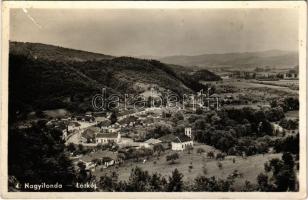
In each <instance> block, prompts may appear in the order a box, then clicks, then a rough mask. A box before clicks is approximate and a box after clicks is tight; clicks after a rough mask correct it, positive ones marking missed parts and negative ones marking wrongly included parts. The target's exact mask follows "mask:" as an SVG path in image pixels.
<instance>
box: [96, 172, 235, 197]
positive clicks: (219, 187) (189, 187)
mask: <svg viewBox="0 0 308 200" xmlns="http://www.w3.org/2000/svg"><path fill="white" fill-rule="evenodd" d="M183 178H184V176H183V174H182V173H180V172H179V171H178V169H175V170H174V171H172V174H171V175H170V176H169V177H168V178H165V177H163V176H161V175H160V174H158V173H154V174H152V175H150V174H149V173H148V171H144V170H142V169H141V168H139V167H136V168H133V169H132V170H131V173H130V176H129V179H128V181H118V176H117V174H116V173H112V174H111V175H105V176H102V177H101V178H100V180H99V188H100V189H101V190H102V191H121V192H181V191H209V192H215V191H224V192H227V191H234V189H233V188H232V186H233V183H234V180H235V178H236V177H235V176H233V175H230V176H228V177H227V179H226V180H223V179H217V178H215V177H209V178H207V177H205V176H198V177H196V178H195V179H194V182H193V183H187V182H184V180H183Z"/></svg>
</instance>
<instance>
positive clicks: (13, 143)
mask: <svg viewBox="0 0 308 200" xmlns="http://www.w3.org/2000/svg"><path fill="white" fill-rule="evenodd" d="M8 174H9V176H11V177H15V178H16V180H18V182H19V183H20V184H21V185H23V184H24V183H30V184H41V183H42V182H45V183H46V184H56V183H61V184H62V185H63V187H62V189H60V191H61V190H63V191H74V190H76V188H75V187H74V186H73V185H74V183H75V182H76V181H77V175H76V172H75V171H74V168H73V165H72V163H71V161H70V160H69V158H68V157H67V152H66V151H65V145H64V142H63V141H62V132H61V131H59V130H56V129H50V128H47V127H46V125H45V124H44V123H41V122H38V123H37V124H34V125H33V126H32V127H31V128H27V129H10V130H9V135H8ZM20 189H21V190H26V189H24V188H20ZM45 190H46V191H52V190H53V189H51V188H50V189H45ZM54 190H57V191H59V189H54Z"/></svg>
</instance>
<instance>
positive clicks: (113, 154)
mask: <svg viewBox="0 0 308 200" xmlns="http://www.w3.org/2000/svg"><path fill="white" fill-rule="evenodd" d="M243 81H246V84H245V88H243V87H242V86H241V87H239V85H238V83H241V84H242V82H243ZM292 81H293V82H294V83H296V81H298V80H297V79H294V80H292ZM230 83H231V84H230ZM250 83H251V82H250ZM251 84H252V83H251ZM215 86H216V92H217V93H213V94H211V96H210V97H211V103H212V104H211V105H210V106H208V107H202V106H201V107H197V108H195V107H193V106H186V108H185V109H183V108H179V107H177V108H172V109H171V108H164V107H148V108H139V109H135V110H131V111H130V112H124V111H122V112H117V113H115V112H112V111H109V112H105V113H104V114H102V113H95V112H86V113H85V114H84V115H78V116H74V115H72V116H67V117H63V118H58V119H52V120H50V121H49V122H48V123H47V124H49V125H52V126H54V127H61V129H62V132H63V136H62V138H63V140H64V141H65V144H66V146H67V148H68V150H69V152H70V159H71V160H72V162H73V164H74V166H75V170H76V171H77V172H78V171H79V170H81V169H83V170H85V171H86V172H87V174H88V176H94V177H97V178H99V177H102V176H114V174H117V176H119V177H118V178H119V180H127V179H128V178H129V175H130V171H131V170H132V169H133V167H136V166H139V167H141V168H146V169H147V170H148V171H149V172H150V173H154V172H156V171H159V172H160V173H162V175H168V174H169V173H170V172H171V171H172V169H173V170H174V169H175V168H177V169H181V170H182V171H181V172H182V173H183V174H184V175H185V180H186V181H192V180H193V179H194V177H197V176H199V175H200V174H209V175H215V176H217V177H220V178H226V177H227V175H230V174H233V175H234V174H236V176H241V177H244V178H243V179H239V180H238V181H237V182H236V184H235V185H236V186H237V187H239V188H241V187H243V185H244V184H245V182H244V180H249V181H251V182H254V181H255V179H256V177H255V176H253V175H252V174H251V173H250V171H251V170H253V171H255V172H256V173H261V172H262V171H263V165H264V163H266V162H267V161H268V160H269V159H273V158H280V157H281V153H278V152H275V151H274V150H273V148H272V147H270V148H269V149H268V150H265V152H266V154H264V153H263V154H255V153H253V154H252V155H247V152H246V151H239V153H230V154H229V153H225V152H223V151H221V150H220V149H218V148H215V147H214V146H212V145H207V144H204V143H200V139H199V138H196V137H198V135H197V133H198V131H199V130H197V129H196V128H195V127H196V126H197V124H196V123H197V121H198V120H197V121H195V122H194V123H192V122H190V121H191V119H192V118H196V117H197V118H198V116H202V115H200V114H201V113H203V114H204V113H209V115H214V116H215V115H217V111H219V110H221V109H227V110H228V109H234V108H237V109H242V108H245V107H246V108H251V109H257V110H262V111H265V112H266V113H267V112H269V113H270V112H271V110H272V108H271V106H272V105H270V104H269V103H270V102H271V101H272V100H273V99H276V98H277V96H275V93H276V92H277V90H278V91H280V89H281V88H279V87H278V89H277V88H274V89H273V88H271V87H272V85H270V84H257V85H249V83H248V81H247V80H246V79H240V78H231V79H227V80H226V79H224V80H223V81H222V82H217V83H216V84H215ZM230 88H231V89H230ZM263 88H264V89H266V88H267V89H268V91H264V89H263ZM282 88H283V90H282V91H281V92H285V91H284V89H285V88H284V87H282ZM234 89H235V91H234ZM230 90H231V91H232V90H233V91H232V92H230ZM272 90H275V92H273V91H272ZM290 90H291V89H290ZM293 91H294V92H295V93H293ZM256 92H262V95H261V96H262V98H261V97H256V98H254V95H256V96H258V93H256ZM248 94H251V95H248ZM288 94H290V95H293V96H296V95H297V94H296V90H293V89H292V91H291V92H290V93H288ZM209 101H210V100H209V99H205V103H206V102H209ZM275 112H276V111H275ZM294 112H295V113H294ZM288 113H290V114H288ZM296 113H297V114H298V112H296V111H289V112H287V113H286V115H287V119H286V120H285V121H286V122H285V123H289V122H290V120H291V121H292V122H294V123H296V121H297V123H298V115H297V114H296ZM274 115H275V114H274ZM197 118H196V119H197ZM212 118H213V117H212ZM196 119H195V120H196ZM288 120H289V121H288ZM211 123H212V122H211ZM63 124H64V125H63ZM259 126H262V123H261V124H259ZM270 126H271V127H272V133H271V134H272V135H273V136H271V137H272V139H271V140H275V139H280V138H286V137H287V136H294V135H296V134H298V129H297V128H287V127H286V126H285V125H284V124H281V121H280V122H279V121H275V120H274V121H273V122H270ZM282 126H283V127H282ZM196 139H197V140H196ZM262 140H263V139H262ZM267 140H268V139H267ZM267 143H268V141H267ZM254 148H256V146H255V145H254ZM258 148H259V147H258ZM262 151H263V150H262ZM243 163H251V164H252V165H248V164H247V167H244V168H243V166H244V165H243ZM245 166H246V165H245ZM190 174H191V176H190Z"/></svg>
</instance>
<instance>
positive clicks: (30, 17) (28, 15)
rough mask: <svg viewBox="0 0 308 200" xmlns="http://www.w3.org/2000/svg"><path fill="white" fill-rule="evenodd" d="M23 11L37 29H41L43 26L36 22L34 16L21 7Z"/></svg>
mask: <svg viewBox="0 0 308 200" xmlns="http://www.w3.org/2000/svg"><path fill="white" fill-rule="evenodd" d="M22 10H23V11H24V13H25V14H26V15H27V17H28V18H29V19H30V20H31V21H32V22H33V23H34V24H35V25H36V26H37V27H38V28H39V29H42V28H43V27H42V26H41V25H40V24H39V23H37V22H36V21H35V20H34V18H33V17H32V16H31V15H30V14H29V13H28V10H27V9H26V8H23V9H22Z"/></svg>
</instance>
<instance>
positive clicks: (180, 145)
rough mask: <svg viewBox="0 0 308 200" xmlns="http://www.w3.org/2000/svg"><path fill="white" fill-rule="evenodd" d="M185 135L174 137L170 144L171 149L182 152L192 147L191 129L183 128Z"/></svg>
mask: <svg viewBox="0 0 308 200" xmlns="http://www.w3.org/2000/svg"><path fill="white" fill-rule="evenodd" d="M184 133H185V134H184V135H179V136H176V137H175V138H174V139H173V140H172V142H171V149H172V150H175V151H183V150H184V149H187V148H188V147H192V146H194V142H193V140H192V134H191V128H190V127H188V128H185V132H184Z"/></svg>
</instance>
